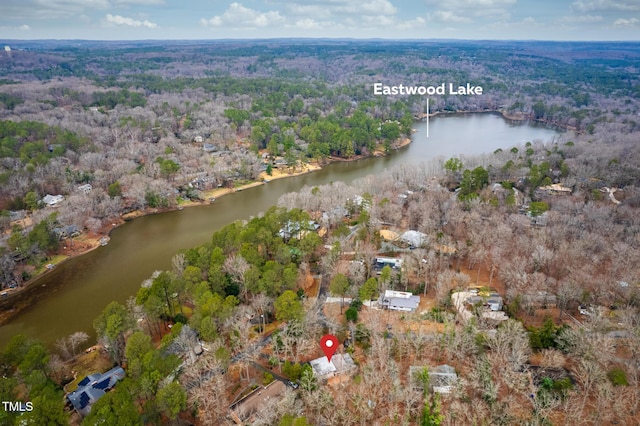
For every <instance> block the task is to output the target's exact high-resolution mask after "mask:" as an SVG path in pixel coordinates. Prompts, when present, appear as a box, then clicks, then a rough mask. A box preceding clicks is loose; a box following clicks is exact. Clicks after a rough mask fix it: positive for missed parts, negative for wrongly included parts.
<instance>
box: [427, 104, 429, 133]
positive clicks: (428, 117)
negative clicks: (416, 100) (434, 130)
mask: <svg viewBox="0 0 640 426" xmlns="http://www.w3.org/2000/svg"><path fill="white" fill-rule="evenodd" d="M427 137H429V98H427Z"/></svg>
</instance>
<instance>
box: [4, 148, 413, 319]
mask: <svg viewBox="0 0 640 426" xmlns="http://www.w3.org/2000/svg"><path fill="white" fill-rule="evenodd" d="M410 143H411V138H405V139H403V140H402V141H401V142H400V143H399V144H398V145H397V146H396V147H394V148H393V150H392V151H394V150H396V149H400V148H402V147H405V146H407V145H409V144H410ZM385 155H388V154H386V153H384V152H383V151H374V153H373V154H371V155H370V156H367V157H364V156H361V155H359V156H354V157H352V158H345V159H340V160H338V159H337V158H334V157H329V159H328V161H327V162H326V164H324V165H323V166H320V165H319V164H317V163H316V164H312V163H306V164H303V165H302V166H298V167H295V168H294V169H293V170H294V171H291V172H287V171H280V170H279V169H274V170H273V172H272V175H267V174H266V172H261V173H260V175H259V176H258V180H256V181H253V182H248V183H245V184H243V185H240V186H238V187H234V188H216V189H212V190H207V191H202V194H201V196H202V197H203V201H192V200H187V201H184V202H178V203H177V204H176V206H175V207H168V208H163V209H158V208H146V209H144V210H135V211H133V212H129V213H124V214H121V216H120V217H119V218H118V220H114V221H111V224H110V225H108V226H107V227H106V228H107V232H100V233H98V234H95V236H88V235H86V234H83V236H81V237H79V238H78V239H76V240H74V241H73V242H74V243H83V245H85V248H84V249H82V250H77V251H74V252H73V253H71V254H64V253H56V254H54V255H52V256H51V258H52V261H51V262H48V263H47V264H46V265H48V264H52V265H53V267H52V268H47V267H46V266H42V267H41V268H39V269H42V271H40V272H38V273H37V274H36V275H34V276H32V277H31V278H30V279H29V280H28V281H27V282H25V283H23V284H22V285H21V286H19V287H18V288H16V289H7V290H3V291H7V292H8V293H6V296H3V297H2V298H0V326H2V325H4V324H6V323H7V322H9V321H10V320H11V319H12V318H13V317H14V316H16V315H18V314H19V313H20V312H21V311H22V310H24V309H25V308H27V307H28V306H29V305H30V302H31V300H32V299H33V298H35V297H37V295H35V294H31V293H33V292H34V291H36V290H35V289H37V288H38V286H36V285H34V284H36V283H37V281H39V280H40V279H42V278H43V277H45V276H47V275H49V274H50V273H51V272H53V271H54V270H55V269H57V268H58V267H59V266H61V265H63V264H64V263H66V262H67V261H69V260H71V259H74V258H76V257H79V256H82V255H84V254H87V253H89V252H92V251H94V250H96V249H98V248H99V247H101V244H100V240H101V239H102V238H110V235H111V231H113V230H114V229H116V228H118V227H119V226H121V225H123V224H124V223H126V222H129V221H132V220H134V219H136V218H140V217H144V216H150V215H154V214H161V213H167V212H172V211H177V210H182V209H183V208H188V207H197V206H206V205H209V204H213V203H214V202H215V200H217V199H218V198H220V197H223V196H225V195H229V194H233V193H235V192H241V191H244V190H247V189H250V188H255V187H257V186H261V185H266V184H268V183H269V182H271V181H274V180H278V179H285V178H289V177H295V176H301V175H304V174H307V173H312V172H315V171H318V170H321V169H322V168H323V167H324V166H327V165H329V164H331V163H333V162H337V161H347V162H348V161H356V160H359V159H362V158H369V157H380V156H385ZM297 169H301V170H297ZM63 250H64V249H63ZM39 269H38V270H39Z"/></svg>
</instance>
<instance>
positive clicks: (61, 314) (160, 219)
mask: <svg viewBox="0 0 640 426" xmlns="http://www.w3.org/2000/svg"><path fill="white" fill-rule="evenodd" d="M426 126H427V124H426V123H425V122H421V123H416V125H415V129H416V130H417V132H416V133H414V135H413V142H412V143H411V144H410V145H409V146H407V147H405V148H402V149H400V150H398V151H395V152H393V153H392V154H391V155H389V156H386V157H378V158H368V159H364V160H358V161H354V162H339V163H333V164H330V165H328V166H327V167H325V168H323V169H322V170H320V171H317V172H314V173H309V174H306V175H301V176H297V177H292V178H286V179H279V180H275V181H272V182H269V183H268V184H266V185H262V186H258V187H255V188H251V189H247V190H244V191H240V192H236V193H234V194H230V195H227V196H224V197H221V198H219V199H218V200H216V201H215V202H214V203H212V204H210V205H206V206H197V207H190V208H186V209H184V210H182V211H174V212H168V213H162V214H158V215H152V216H146V217H141V218H138V219H135V220H134V221H132V222H127V223H125V224H124V225H122V226H120V227H118V228H116V229H114V230H113V232H112V233H111V241H110V242H109V244H108V245H107V246H104V247H100V248H98V249H96V250H94V251H92V252H90V253H87V254H85V255H83V256H79V257H77V258H74V259H71V260H69V261H67V262H65V263H63V264H62V265H60V266H58V267H57V268H55V269H54V270H53V271H51V272H50V273H49V274H47V275H45V276H43V277H42V278H40V279H39V280H37V281H36V282H35V283H33V286H34V287H35V289H39V290H37V292H38V295H37V297H35V298H34V301H33V303H32V304H31V305H30V306H29V307H28V308H27V309H25V310H23V311H22V312H21V313H19V314H18V315H17V316H15V317H14V318H12V319H11V321H9V322H8V323H7V324H5V325H3V326H1V327H0V347H4V346H5V345H6V343H7V342H8V341H9V339H10V338H11V337H12V336H14V335H16V334H25V335H27V336H30V337H35V338H37V339H40V340H42V341H44V342H45V343H47V344H52V343H53V342H55V341H56V340H57V339H59V338H60V337H62V336H66V335H69V334H71V333H73V332H75V331H86V332H88V333H89V334H91V335H93V334H94V332H93V327H92V322H93V319H94V318H95V317H96V316H97V315H98V314H99V313H100V312H101V311H102V310H103V309H104V307H105V306H106V305H107V304H108V303H109V302H111V301H112V300H116V301H119V302H124V301H125V300H126V299H128V298H129V297H131V296H133V295H135V294H136V292H137V290H138V288H139V287H140V283H141V282H142V281H143V280H144V279H146V278H148V277H149V276H150V275H151V273H153V271H155V270H163V269H169V268H170V266H171V258H172V257H173V255H175V254H176V252H178V251H179V250H180V249H184V248H188V247H193V246H196V245H199V244H202V243H204V242H206V241H207V240H208V239H209V238H210V236H211V234H212V233H213V232H214V231H216V230H218V229H220V228H222V227H223V226H225V225H227V224H229V223H231V222H233V221H234V220H238V219H247V218H249V217H250V216H253V215H256V214H258V213H259V212H262V211H265V210H267V209H268V208H269V207H270V206H272V205H274V204H275V203H276V202H277V200H278V198H279V197H280V196H281V195H282V194H285V193H287V192H292V191H296V190H298V189H300V188H302V187H303V186H305V185H307V186H315V185H322V184H326V183H330V182H332V181H343V182H347V183H349V182H352V181H353V180H354V179H357V178H360V177H363V176H367V175H370V174H374V173H379V172H381V171H383V170H384V169H386V168H391V167H393V166H398V165H402V164H407V163H420V162H424V161H428V160H432V159H434V158H438V157H444V158H449V157H452V156H458V155H461V154H464V155H470V154H481V153H485V152H493V151H494V150H496V149H498V148H510V147H512V146H514V145H519V144H523V143H525V142H527V141H534V140H542V141H545V142H549V141H552V140H553V139H554V138H559V137H561V135H560V133H558V132H557V131H556V130H553V129H550V128H547V127H544V126H539V125H532V124H527V123H514V122H510V121H508V120H505V119H503V118H502V117H500V116H498V115H495V114H466V115H456V116H447V117H442V116H440V117H435V118H432V119H431V120H430V124H429V137H428V138H427V137H426V134H427V127H426ZM35 289H34V290H35Z"/></svg>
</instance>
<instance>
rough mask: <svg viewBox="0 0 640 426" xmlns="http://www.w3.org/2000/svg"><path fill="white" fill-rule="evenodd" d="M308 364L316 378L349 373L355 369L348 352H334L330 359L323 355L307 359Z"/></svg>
mask: <svg viewBox="0 0 640 426" xmlns="http://www.w3.org/2000/svg"><path fill="white" fill-rule="evenodd" d="M309 364H310V365H311V369H312V370H313V374H314V375H315V376H316V378H317V379H318V380H328V379H330V378H332V377H335V376H339V375H343V374H349V373H351V372H352V371H355V369H356V364H355V363H354V362H353V359H351V356H350V355H349V354H334V355H333V356H332V357H331V361H329V360H328V359H327V357H326V356H323V357H320V358H317V359H314V360H312V361H309Z"/></svg>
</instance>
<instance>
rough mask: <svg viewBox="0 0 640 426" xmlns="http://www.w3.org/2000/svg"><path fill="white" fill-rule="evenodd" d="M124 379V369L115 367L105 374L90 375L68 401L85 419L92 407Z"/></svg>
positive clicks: (68, 396) (68, 397)
mask: <svg viewBox="0 0 640 426" xmlns="http://www.w3.org/2000/svg"><path fill="white" fill-rule="evenodd" d="M124 377H125V372H124V370H123V369H122V367H114V368H112V369H111V370H109V371H107V372H106V373H103V374H99V373H94V374H90V375H88V376H87V377H85V378H84V379H82V380H81V381H80V383H78V389H76V390H75V391H73V392H71V393H70V394H68V395H67V399H68V400H69V402H70V403H71V405H73V408H74V409H75V410H76V411H77V412H78V414H80V415H81V416H82V417H85V416H86V415H87V414H89V412H90V411H91V406H92V405H93V404H94V403H95V402H96V401H97V400H98V399H100V398H101V397H102V395H104V394H105V393H106V392H107V391H109V390H110V389H112V388H113V387H114V386H115V385H116V383H117V382H118V381H119V380H122V379H124Z"/></svg>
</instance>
